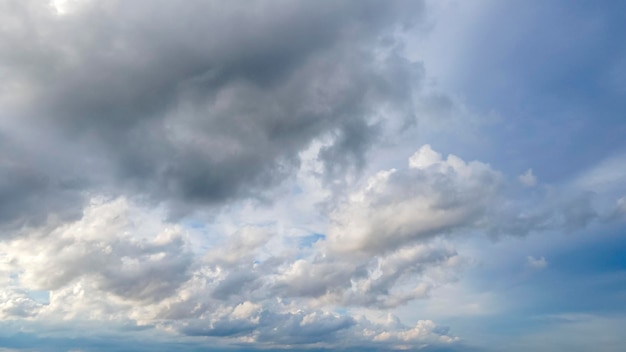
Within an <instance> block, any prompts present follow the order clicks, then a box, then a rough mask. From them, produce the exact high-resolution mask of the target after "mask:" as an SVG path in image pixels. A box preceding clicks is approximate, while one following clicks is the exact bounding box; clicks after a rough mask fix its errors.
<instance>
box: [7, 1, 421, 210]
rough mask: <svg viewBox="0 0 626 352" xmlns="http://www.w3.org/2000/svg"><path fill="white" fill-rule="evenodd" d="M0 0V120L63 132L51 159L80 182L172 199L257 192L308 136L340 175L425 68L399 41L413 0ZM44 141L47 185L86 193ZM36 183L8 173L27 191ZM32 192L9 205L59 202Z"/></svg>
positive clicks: (401, 105) (406, 108)
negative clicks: (3, 87)
mask: <svg viewBox="0 0 626 352" xmlns="http://www.w3.org/2000/svg"><path fill="white" fill-rule="evenodd" d="M2 6H3V11H2V18H1V19H0V20H2V21H3V23H8V25H7V26H4V27H3V30H2V31H1V32H0V38H1V40H0V41H1V42H2V45H0V71H1V72H2V74H3V77H4V80H5V82H7V86H8V87H13V88H14V89H13V90H12V91H11V94H8V93H3V94H4V95H3V96H2V99H0V104H1V105H2V107H3V108H5V111H8V112H10V116H9V117H10V120H9V121H10V123H4V124H0V132H4V133H8V134H14V133H15V131H16V129H27V130H33V131H38V132H40V133H39V134H40V135H42V136H43V137H44V138H45V139H46V141H45V142H46V144H47V145H50V146H52V147H53V148H54V147H55V146H57V147H58V148H66V147H69V149H71V150H73V151H74V152H73V153H71V154H72V155H71V156H70V157H63V156H59V159H58V160H57V163H58V164H59V165H61V166H63V167H69V168H70V169H72V170H79V171H78V172H77V174H76V179H78V180H80V181H81V182H80V183H79V184H77V185H78V186H77V187H78V188H79V189H80V190H83V191H87V192H91V193H96V194H98V193H105V194H113V195H115V194H120V193H127V194H141V195H147V196H148V197H149V198H151V199H153V200H155V201H159V202H160V201H167V202H169V203H170V204H171V205H172V208H173V209H172V211H173V213H174V214H176V213H177V212H178V213H181V214H182V213H185V212H186V211H189V210H190V209H193V207H194V206H196V205H199V204H200V205H202V204H219V203H221V202H224V201H227V200H229V199H233V198H238V197H262V196H263V195H264V194H268V192H269V191H268V189H271V187H272V186H274V185H276V184H277V183H279V182H280V181H281V180H282V179H284V178H285V177H286V176H287V175H289V174H290V173H291V172H292V171H293V170H294V168H297V167H298V165H299V155H298V153H299V152H300V151H302V150H303V149H304V148H306V147H307V146H308V145H309V144H310V143H311V141H313V140H315V139H318V138H330V145H329V146H328V147H327V148H326V149H324V151H323V152H322V153H321V154H320V158H321V160H323V161H324V162H325V164H326V169H327V170H328V173H329V175H331V176H329V177H332V178H341V177H342V173H343V172H346V171H349V168H348V169H345V168H346V167H348V166H349V165H354V167H355V168H356V169H358V168H359V167H362V166H363V164H364V153H366V151H367V150H368V149H369V148H370V146H371V145H372V143H374V142H375V140H376V137H377V136H378V135H379V134H380V129H381V126H382V125H384V124H385V121H384V118H383V115H381V114H380V113H379V112H378V110H379V109H381V108H385V109H388V110H389V111H394V112H395V113H396V114H399V115H403V116H406V117H405V118H406V119H408V120H412V119H413V118H414V116H413V113H412V106H413V105H412V97H413V93H414V91H415V89H417V87H418V85H419V82H420V81H421V80H422V75H423V72H422V71H421V69H420V66H419V65H417V64H413V63H410V62H408V61H407V60H406V59H403V58H402V57H401V56H400V54H398V51H397V50H394V49H393V46H394V45H396V43H394V39H393V32H394V31H395V30H396V29H402V27H403V26H409V25H410V24H411V22H412V21H416V20H418V19H419V17H420V14H421V12H422V11H423V9H422V8H423V4H422V2H415V1H406V2H405V1H394V2H380V1H347V2H331V1H328V2H326V1H324V2H322V3H320V2H315V3H308V2H289V1H278V2H265V1H254V2H228V3H223V2H216V1H188V2H185V3H184V4H174V3H171V2H167V1H149V2H144V1H134V2H126V1H108V2H104V3H103V2H95V1H94V2H83V3H80V4H79V5H76V6H77V9H76V10H75V11H70V12H68V13H67V14H65V15H58V14H56V13H54V10H53V9H52V7H51V6H50V5H49V4H47V3H44V2H37V1H32V2H31V1H20V2H16V1H10V2H5V3H4V4H3V5H2ZM16 18H18V19H20V20H17V21H16V20H15V19H16ZM7 114H8V113H7ZM408 120H407V121H408ZM24 126H26V127H24ZM41 131H45V133H41ZM333 136H334V137H333ZM68 141H69V142H68ZM24 143H25V144H27V145H28V144H32V143H35V142H34V141H33V140H28V141H25V142H24ZM81 152H82V153H83V154H81ZM53 155H54V153H53V151H51V150H49V149H46V150H39V151H38V152H37V153H36V155H35V156H36V158H34V159H33V163H34V164H35V166H36V168H37V169H38V170H39V172H40V173H41V174H43V175H46V176H47V178H48V183H46V185H45V187H47V188H46V189H49V191H48V192H47V194H50V196H49V197H50V198H51V199H53V198H56V197H59V198H67V200H66V201H65V202H61V203H60V204H65V203H68V204H67V207H71V206H72V205H74V204H77V203H79V202H80V201H81V198H80V196H81V195H82V194H81V193H80V192H75V191H74V190H67V189H65V188H64V187H63V186H62V182H61V181H62V176H63V175H62V173H58V172H56V171H55V172H53V171H54V168H51V167H50V166H49V165H47V164H46V163H45V160H49V159H50V157H52V156H53ZM339 164H341V165H342V167H340V168H338V167H337V166H336V165H339ZM58 167H59V166H57V168H58ZM9 171H11V170H9ZM37 187H39V188H41V187H44V186H42V185H38V184H37V185H30V184H23V183H20V182H12V183H11V184H9V185H7V187H6V188H10V189H13V190H15V192H17V194H16V196H15V197H18V198H23V196H27V195H28V194H29V192H31V190H33V189H38V188H37ZM43 193H44V194H46V192H43ZM73 198H78V199H73ZM74 206H75V205H74ZM31 207H35V205H33V204H30V203H24V204H16V205H15V206H14V208H13V210H12V212H7V213H4V214H7V215H5V217H7V219H15V218H19V217H28V216H31V217H35V216H37V215H39V216H40V217H42V216H44V214H45V213H46V211H49V212H53V211H60V210H59V209H49V208H48V209H46V207H45V205H42V206H41V210H40V211H39V212H31V211H30V208H31ZM49 207H51V206H49ZM75 207H78V208H79V207H80V206H75ZM40 213H41V214H40Z"/></svg>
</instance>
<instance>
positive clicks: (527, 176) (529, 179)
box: [518, 169, 537, 187]
mask: <svg viewBox="0 0 626 352" xmlns="http://www.w3.org/2000/svg"><path fill="white" fill-rule="evenodd" d="M518 179H519V182H521V183H522V184H523V185H524V186H526V187H535V186H536V185H537V177H535V175H533V169H528V170H526V172H525V173H523V174H522V175H519V176H518Z"/></svg>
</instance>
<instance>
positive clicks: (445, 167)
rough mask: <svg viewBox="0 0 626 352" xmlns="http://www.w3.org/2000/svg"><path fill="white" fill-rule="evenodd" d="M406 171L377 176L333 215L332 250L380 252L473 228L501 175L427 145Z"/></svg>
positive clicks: (476, 163)
mask: <svg viewBox="0 0 626 352" xmlns="http://www.w3.org/2000/svg"><path fill="white" fill-rule="evenodd" d="M409 166H410V168H409V169H403V170H396V169H391V170H387V171H381V172H379V173H377V174H376V175H375V176H373V177H372V178H370V179H369V182H368V184H367V186H366V187H364V188H363V189H361V190H360V191H358V192H356V193H354V194H353V195H352V196H351V197H350V199H349V200H348V201H347V202H345V203H344V204H342V205H340V207H339V208H338V209H337V210H336V211H335V212H334V213H333V214H332V224H331V226H330V228H329V230H328V243H329V247H330V248H331V249H332V250H333V251H337V252H345V253H352V252H354V251H362V252H368V253H384V252H386V251H389V250H393V249H395V248H398V247H401V246H403V245H405V244H407V243H411V242H414V241H417V240H426V239H428V238H432V237H435V236H437V235H442V234H447V233H451V232H453V231H454V230H455V229H457V228H468V227H471V226H473V225H475V224H476V223H477V222H478V221H479V220H480V219H481V216H482V215H483V214H484V212H485V210H486V209H487V208H488V207H489V206H491V202H492V201H493V200H494V199H495V197H496V196H497V194H498V190H499V189H500V187H501V184H502V175H501V174H500V173H499V172H497V171H495V170H493V169H492V168H491V167H490V166H489V165H487V164H484V163H481V162H477V161H472V162H469V163H466V162H465V161H463V160H462V159H460V158H458V157H456V156H454V155H450V156H448V157H447V158H446V159H445V160H444V159H442V158H441V155H440V154H438V153H436V152H434V151H433V150H432V149H431V147H430V146H428V145H426V146H423V147H422V148H420V150H418V151H417V152H416V153H415V154H414V155H413V156H412V157H411V158H410V160H409Z"/></svg>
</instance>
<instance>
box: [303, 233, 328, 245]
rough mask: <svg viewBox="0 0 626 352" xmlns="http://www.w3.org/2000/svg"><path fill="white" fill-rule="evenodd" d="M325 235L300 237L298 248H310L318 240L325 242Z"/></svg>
mask: <svg viewBox="0 0 626 352" xmlns="http://www.w3.org/2000/svg"><path fill="white" fill-rule="evenodd" d="M325 239H326V235H323V234H321V233H313V234H310V235H307V236H304V237H300V238H299V239H298V247H299V248H310V247H312V246H313V244H315V243H317V242H318V241H320V240H325Z"/></svg>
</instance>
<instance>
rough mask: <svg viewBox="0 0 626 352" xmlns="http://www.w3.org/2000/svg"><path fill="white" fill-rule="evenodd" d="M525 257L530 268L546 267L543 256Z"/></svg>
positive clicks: (540, 268)
mask: <svg viewBox="0 0 626 352" xmlns="http://www.w3.org/2000/svg"><path fill="white" fill-rule="evenodd" d="M526 259H527V263H526V264H527V265H528V266H529V267H530V268H532V269H535V270H543V269H545V268H547V267H548V261H547V260H546V258H544V257H541V258H535V257H533V256H528V257H527V258H526Z"/></svg>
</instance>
